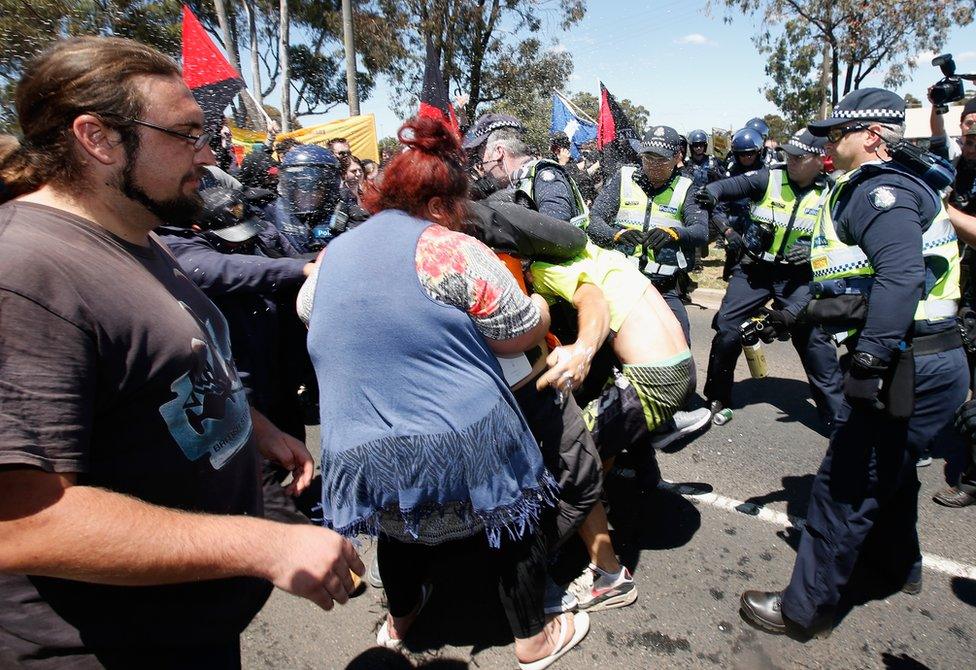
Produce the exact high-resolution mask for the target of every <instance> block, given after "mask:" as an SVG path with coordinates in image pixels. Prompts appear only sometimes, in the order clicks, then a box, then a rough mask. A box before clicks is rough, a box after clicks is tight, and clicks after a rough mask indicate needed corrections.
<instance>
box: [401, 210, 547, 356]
mask: <svg viewBox="0 0 976 670" xmlns="http://www.w3.org/2000/svg"><path fill="white" fill-rule="evenodd" d="M416 261H417V276H418V277H419V278H420V283H421V285H422V286H423V287H424V289H425V290H426V291H427V294H428V295H429V296H430V297H431V298H433V299H434V300H437V301H439V302H443V303H446V304H448V305H451V306H453V307H457V308H458V309H461V310H464V311H465V312H467V313H468V315H469V316H470V317H471V319H472V320H473V321H474V324H475V327H476V328H477V329H478V331H479V332H480V333H481V334H482V335H484V336H485V337H486V338H488V339H492V340H507V339H510V338H513V337H518V336H519V335H521V334H523V333H526V332H528V331H530V330H532V329H533V328H534V327H535V326H536V325H537V324H538V323H539V319H540V318H542V315H541V314H540V312H539V308H538V307H537V306H536V305H535V304H534V303H533V302H532V301H531V300H529V297H528V296H527V295H525V293H523V292H522V290H521V289H520V288H519V286H518V284H517V283H516V281H515V278H514V277H513V276H512V275H511V273H510V272H509V271H508V269H507V268H506V267H505V266H504V265H503V264H502V262H501V261H500V260H498V257H497V256H495V254H494V253H492V251H491V250H490V249H489V248H488V247H487V246H485V245H484V244H482V243H481V242H479V241H478V240H476V239H474V238H473V237H470V236H469V235H465V234H464V233H456V232H454V231H451V230H448V229H447V228H444V227H443V226H438V225H433V226H430V227H429V228H427V230H425V231H424V232H423V234H422V235H421V236H420V240H419V241H418V243H417V256H416Z"/></svg>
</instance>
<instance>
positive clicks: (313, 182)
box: [279, 165, 339, 215]
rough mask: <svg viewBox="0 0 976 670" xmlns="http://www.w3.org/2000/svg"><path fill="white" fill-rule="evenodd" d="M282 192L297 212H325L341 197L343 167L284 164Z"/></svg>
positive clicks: (281, 172)
mask: <svg viewBox="0 0 976 670" xmlns="http://www.w3.org/2000/svg"><path fill="white" fill-rule="evenodd" d="M279 179H280V184H281V195H282V196H284V198H285V202H286V204H287V205H288V209H290V210H291V211H292V212H293V213H295V214H304V215H311V214H325V213H327V212H330V211H331V210H332V208H333V207H334V206H335V203H336V201H337V200H338V199H339V171H338V170H336V169H335V168H332V167H325V166H321V165H296V166H293V167H282V168H281V169H280V171H279Z"/></svg>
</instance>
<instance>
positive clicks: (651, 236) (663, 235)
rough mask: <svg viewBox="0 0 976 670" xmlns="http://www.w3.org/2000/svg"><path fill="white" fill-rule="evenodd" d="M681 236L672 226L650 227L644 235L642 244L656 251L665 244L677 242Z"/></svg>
mask: <svg viewBox="0 0 976 670" xmlns="http://www.w3.org/2000/svg"><path fill="white" fill-rule="evenodd" d="M680 239H681V237H680V235H678V231H676V230H675V229H674V228H651V229H650V230H649V231H647V235H645V236H644V239H643V244H644V246H645V247H648V248H650V249H654V251H657V250H658V249H660V248H661V247H663V246H665V245H666V244H671V243H672V242H677V241H678V240H680Z"/></svg>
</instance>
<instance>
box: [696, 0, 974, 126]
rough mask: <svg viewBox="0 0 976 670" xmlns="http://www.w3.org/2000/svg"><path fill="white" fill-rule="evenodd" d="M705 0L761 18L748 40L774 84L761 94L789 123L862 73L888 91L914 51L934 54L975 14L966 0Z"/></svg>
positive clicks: (842, 91)
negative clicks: (879, 79)
mask: <svg viewBox="0 0 976 670" xmlns="http://www.w3.org/2000/svg"><path fill="white" fill-rule="evenodd" d="M709 1H710V4H711V5H713V6H714V5H718V6H721V7H725V8H727V9H728V10H730V11H736V12H741V13H744V14H757V15H759V16H760V25H761V26H762V27H761V28H760V31H759V32H758V33H757V34H756V35H755V36H754V37H753V42H754V43H755V44H756V47H757V48H758V49H759V51H760V52H761V53H763V54H765V55H766V56H767V62H766V74H767V75H768V76H769V78H770V79H771V80H772V84H771V85H770V86H769V87H767V88H766V89H765V94H766V97H767V98H768V99H769V100H770V101H772V102H773V103H774V104H776V106H777V107H779V109H780V110H781V111H782V112H783V115H784V116H785V117H786V119H787V120H788V121H789V122H790V124H792V125H800V124H801V123H804V122H805V121H807V120H809V119H811V118H814V117H815V116H816V115H817V113H818V112H819V108H820V104H821V101H822V100H824V98H826V99H827V101H828V102H829V103H830V105H834V104H836V103H837V102H838V101H839V100H840V99H841V98H842V97H843V96H844V95H846V94H847V93H849V92H850V91H852V90H854V89H857V88H859V87H860V86H861V85H862V84H863V83H864V81H865V79H866V78H867V77H868V76H871V75H876V74H882V75H883V85H884V86H886V87H888V88H891V89H893V88H895V87H897V86H900V85H902V84H903V83H905V81H907V78H908V73H909V71H911V70H912V69H914V68H915V67H916V65H917V63H916V57H917V54H919V53H921V52H923V51H935V52H938V51H939V50H940V49H941V48H942V46H943V45H944V44H945V41H946V39H947V37H948V35H949V32H950V31H951V30H952V29H953V28H955V27H957V26H965V25H968V24H969V23H971V22H972V20H973V3H972V1H971V0H873V1H872V2H870V3H869V2H867V1H866V0H709ZM726 20H731V17H726ZM825 61H826V63H825ZM824 64H826V69H827V85H826V88H824V87H823V86H822V85H821V82H820V78H821V73H822V71H823V66H824Z"/></svg>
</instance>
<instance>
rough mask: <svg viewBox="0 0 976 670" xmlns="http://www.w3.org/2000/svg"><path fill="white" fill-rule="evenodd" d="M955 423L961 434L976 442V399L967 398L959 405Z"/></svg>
mask: <svg viewBox="0 0 976 670" xmlns="http://www.w3.org/2000/svg"><path fill="white" fill-rule="evenodd" d="M953 425H954V426H955V427H956V430H957V431H959V434H960V435H962V436H963V437H965V438H966V439H967V440H969V441H970V442H976V400H967V401H966V402H964V403H963V404H962V405H960V406H959V409H957V410H956V419H955V421H954V422H953Z"/></svg>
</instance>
